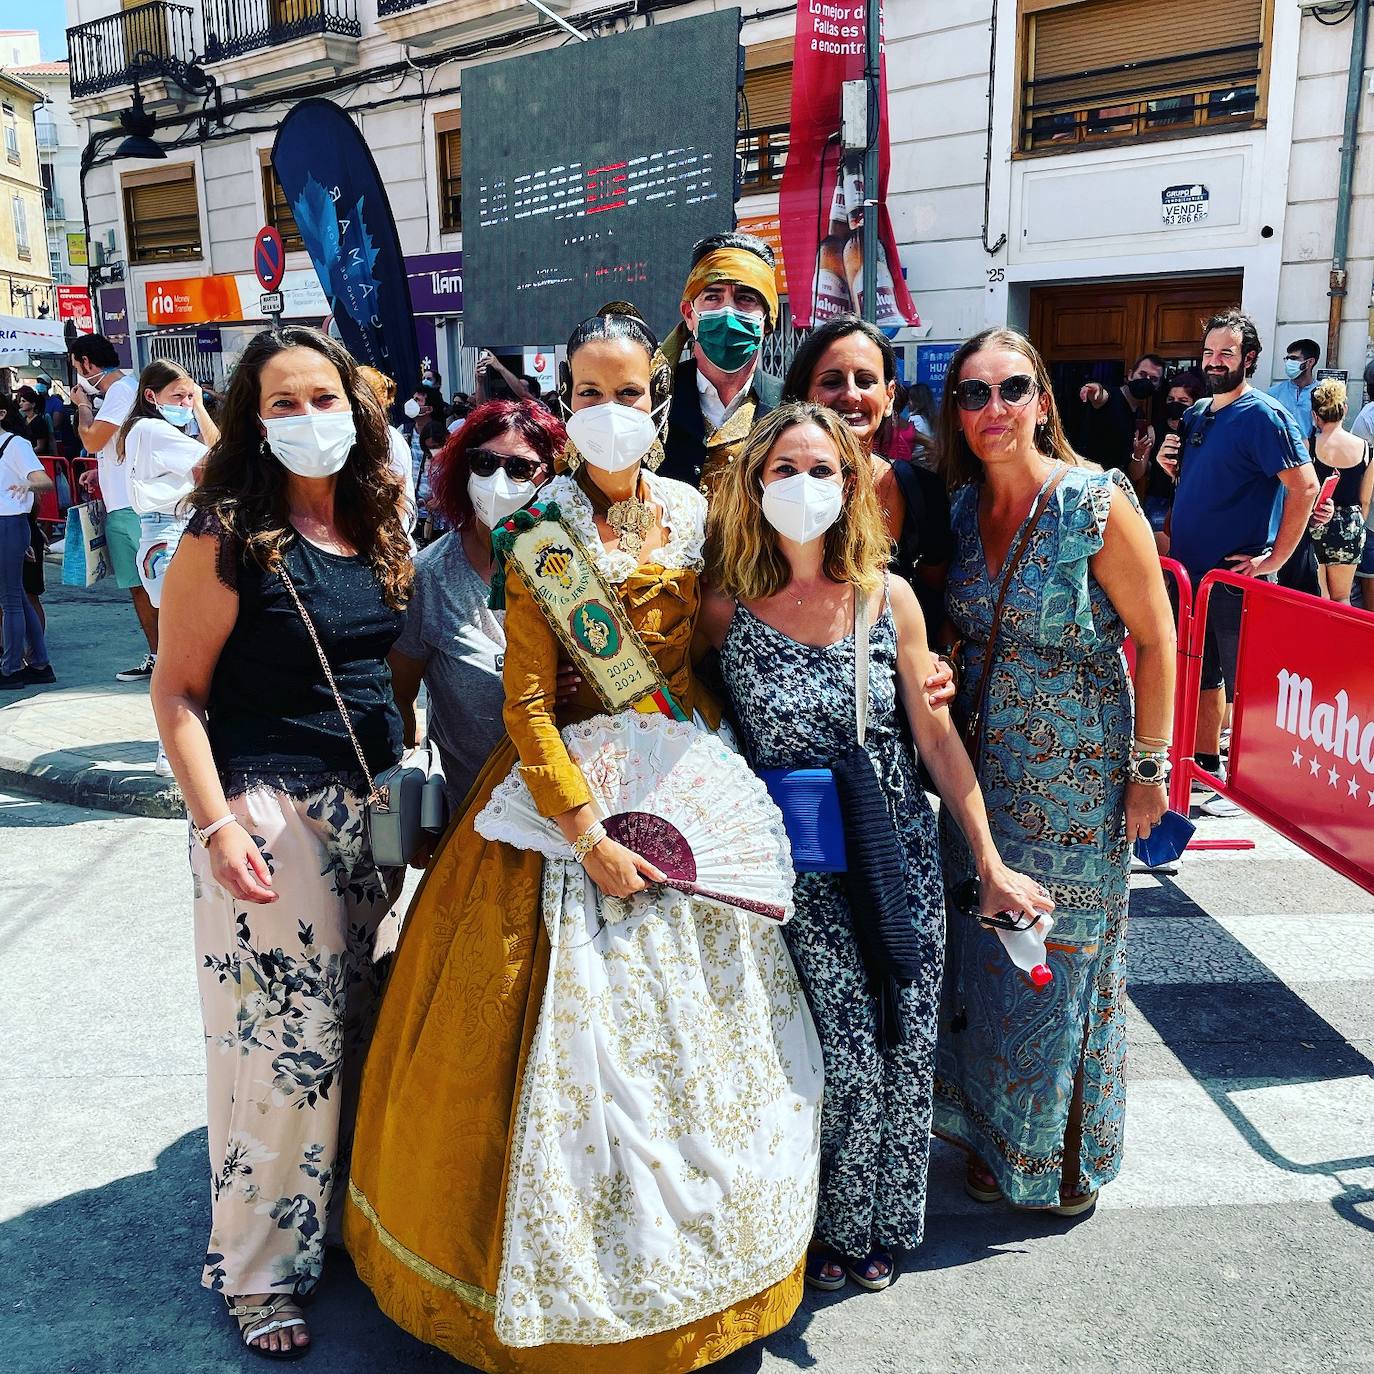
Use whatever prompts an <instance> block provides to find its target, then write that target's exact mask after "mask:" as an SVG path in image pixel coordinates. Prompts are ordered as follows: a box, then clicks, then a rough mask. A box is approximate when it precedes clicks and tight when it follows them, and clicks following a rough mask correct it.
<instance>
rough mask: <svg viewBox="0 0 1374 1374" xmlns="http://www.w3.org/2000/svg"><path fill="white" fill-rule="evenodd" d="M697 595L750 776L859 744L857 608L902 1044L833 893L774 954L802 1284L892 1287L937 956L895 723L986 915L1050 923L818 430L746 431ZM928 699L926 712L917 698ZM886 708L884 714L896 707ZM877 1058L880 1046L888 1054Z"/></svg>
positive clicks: (932, 1014)
mask: <svg viewBox="0 0 1374 1374" xmlns="http://www.w3.org/2000/svg"><path fill="white" fill-rule="evenodd" d="M707 528H708V557H709V559H710V567H711V576H712V584H713V589H712V591H711V592H710V593H709V594H708V597H707V599H706V601H705V602H704V603H703V606H702V621H701V629H702V632H703V633H704V634H705V636H706V637H707V638H709V639H710V641H711V642H712V643H713V644H714V646H715V647H716V648H718V649H719V650H720V651H721V670H722V674H723V676H724V680H725V685H726V687H727V689H728V691H729V695H730V700H731V703H732V705H733V707H734V711H735V717H736V719H737V721H738V723H739V726H740V729H741V732H742V734H743V742H744V746H745V753H746V754H747V756H748V758H749V761H750V762H751V763H752V764H753V765H754V767H755V768H803V767H816V766H821V767H824V766H826V765H828V764H829V763H830V762H832V761H833V760H835V759H837V758H839V757H840V756H842V755H844V754H845V753H847V752H848V751H849V750H851V749H852V748H853V747H854V746H855V744H856V743H857V731H858V726H857V721H856V718H855V706H856V686H855V651H856V641H855V638H854V635H853V633H852V631H853V628H854V621H855V598H856V597H858V596H862V597H864V598H866V600H865V602H864V603H862V604H863V605H864V607H865V609H866V613H867V616H868V623H869V624H870V625H871V630H870V633H869V658H870V664H869V712H868V729H867V734H866V738H865V741H864V743H865V748H866V749H867V752H868V755H869V757H870V759H871V760H872V762H873V765H874V768H875V771H876V773H877V775H878V779H879V784H880V787H881V790H882V792H883V794H884V798H885V800H886V803H887V807H888V811H889V813H890V815H891V818H892V822H893V825H894V827H895V829H896V832H897V839H898V843H899V845H900V848H901V850H902V851H903V857H904V858H905V887H906V897H907V903H908V906H909V907H910V910H911V912H912V915H913V917H914V919H915V925H916V929H917V940H918V943H919V954H918V959H919V963H920V965H921V974H920V976H919V977H918V978H916V979H915V981H913V982H911V983H910V984H909V985H907V986H905V987H903V988H902V989H901V990H900V991H899V992H897V994H896V999H895V1000H896V1004H897V1008H898V1016H899V1019H900V1022H901V1025H900V1029H899V1030H898V1031H897V1032H896V1033H895V1036H893V1037H889V1036H887V1035H885V1034H883V1033H880V1025H879V1022H880V1015H879V998H878V996H877V995H875V993H874V991H873V988H872V985H871V983H870V975H869V970H868V969H867V968H866V966H865V960H864V959H863V957H862V956H861V953H860V944H859V938H862V937H863V936H864V935H866V934H867V931H866V930H861V931H860V932H859V938H856V930H855V924H856V921H857V922H862V921H863V919H864V913H852V912H851V908H850V904H849V899H848V897H847V895H846V886H845V875H843V874H831V873H804V874H801V875H799V877H798V879H797V885H796V915H795V916H794V917H793V918H792V920H791V922H790V923H789V924H788V925H786V926H785V927H784V928H783V938H784V939H785V940H786V941H787V947H788V949H789V950H790V951H791V954H792V958H793V960H794V961H795V962H796V965H797V972H798V973H799V974H800V976H801V980H802V985H803V987H804V988H805V990H806V994H807V997H808V999H809V1000H810V1003H811V1008H812V1011H813V1013H814V1015H815V1019H816V1028H817V1030H818V1031H819V1033H820V1037H821V1051H822V1054H823V1056H824V1061H825V1094H824V1098H823V1102H822V1109H821V1187H820V1200H819V1206H818V1215H817V1218H816V1226H815V1241H814V1244H813V1247H812V1251H811V1254H810V1256H809V1258H808V1260H807V1267H806V1277H807V1281H808V1282H809V1283H810V1284H812V1286H814V1287H818V1288H823V1289H837V1288H840V1287H842V1286H843V1285H844V1283H845V1276H846V1274H848V1276H849V1277H850V1278H851V1279H853V1280H854V1282H855V1283H857V1284H858V1285H859V1286H860V1287H862V1288H866V1289H880V1288H885V1287H887V1285H888V1284H889V1283H890V1282H891V1281H892V1275H893V1267H894V1263H893V1255H892V1252H893V1251H894V1250H897V1249H910V1248H912V1247H914V1246H916V1245H918V1244H919V1243H920V1240H921V1233H922V1225H923V1221H924V1217H925V1191H926V1168H927V1161H928V1158H929V1149H930V1111H931V1082H932V1077H933V1073H934V1067H935V1029H936V1013H937V1010H938V1004H939V991H940V972H941V965H942V953H943V948H944V906H943V902H942V900H941V891H940V870H939V861H938V852H937V840H936V833H935V816H934V813H933V811H932V810H931V806H930V802H929V801H928V800H927V799H926V795H925V793H924V792H922V791H921V787H920V784H919V783H918V782H917V778H916V759H915V755H914V753H913V751H912V747H911V739H910V737H909V736H908V735H907V733H906V731H905V728H904V726H903V723H902V720H901V716H900V713H899V712H900V709H901V708H905V710H906V714H907V717H908V718H909V719H910V721H911V729H912V732H913V733H914V735H915V743H916V745H917V747H918V748H919V750H920V752H921V757H922V758H923V759H924V760H925V762H926V764H927V766H928V767H929V769H930V773H931V775H932V776H933V777H934V779H935V781H936V783H937V785H938V786H939V787H940V790H941V793H942V795H943V796H944V798H945V802H946V809H947V810H948V811H950V812H952V813H953V815H954V818H955V820H956V821H957V822H958V823H959V825H961V826H962V827H963V830H964V832H965V833H966V834H967V835H968V836H969V837H970V842H971V844H972V847H973V852H974V853H976V855H977V856H978V861H977V865H976V866H977V869H978V871H979V873H980V875H981V877H982V881H983V887H984V892H985V894H986V896H985V907H984V909H985V910H987V911H997V910H1001V909H1004V908H1011V909H1014V910H1018V911H1020V910H1024V911H1026V912H1031V911H1033V910H1034V909H1035V908H1036V907H1037V906H1038V907H1042V908H1045V909H1048V908H1049V906H1050V903H1049V901H1048V898H1047V897H1046V896H1045V894H1044V892H1043V889H1041V888H1040V887H1039V886H1038V885H1037V884H1035V883H1034V882H1032V881H1030V880H1028V879H1027V878H1025V877H1024V876H1023V875H1021V874H1019V873H1013V872H1011V871H1010V870H1009V869H1008V868H1007V867H1006V866H1005V865H1004V864H1003V863H1002V860H1001V859H1000V857H999V856H998V853H997V849H996V846H995V845H994V844H993V842H992V840H991V838H990V835H989V832H988V821H987V816H986V814H985V812H984V809H983V802H982V798H981V797H980V796H979V795H978V787H977V783H976V782H975V780H974V777H973V770H972V768H971V767H970V766H969V761H968V756H967V754H966V753H965V752H964V749H963V746H962V745H961V744H960V742H959V737H958V734H957V733H956V732H955V730H954V727H953V724H952V722H951V721H950V717H949V712H948V711H945V710H936V709H934V708H933V706H932V704H931V696H934V697H936V698H939V697H941V696H942V693H941V692H940V691H939V690H938V684H937V682H936V680H934V679H933V678H932V668H933V662H932V659H931V656H930V652H929V650H928V648H927V645H926V632H925V622H924V619H923V618H922V615H921V608H920V604H919V602H918V601H917V600H916V595H915V593H914V592H913V591H912V589H911V587H910V586H909V585H908V584H907V583H906V582H904V581H903V580H902V579H901V578H900V577H892V578H890V579H888V578H886V577H885V574H884V569H885V567H886V564H887V559H888V540H887V533H886V529H885V527H884V525H883V520H882V515H881V513H880V510H879V507H878V503H877V499H876V496H875V492H874V484H873V473H872V467H871V465H870V464H869V462H868V461H867V455H866V454H865V453H864V451H863V449H862V448H861V447H860V445H859V442H858V440H857V439H856V437H855V435H854V434H853V432H852V430H851V429H850V427H849V426H848V425H846V424H845V422H844V421H843V420H841V419H840V418H839V416H838V415H836V414H835V412H834V411H832V410H828V409H826V408H825V407H824V406H819V405H815V404H812V403H809V402H787V403H784V404H783V405H781V406H779V407H778V408H777V409H776V410H774V411H772V412H771V413H770V414H769V415H768V416H767V417H766V418H765V419H764V420H762V421H761V422H760V423H759V424H758V425H757V426H755V428H754V431H753V433H752V434H750V436H749V438H748V439H747V440H746V441H745V446H744V449H743V451H742V452H741V454H740V456H739V458H738V459H737V460H736V461H735V463H733V464H732V465H731V467H730V469H729V471H728V472H727V473H726V475H725V476H724V477H723V478H722V480H721V484H720V486H719V487H718V488H717V490H716V495H715V499H714V501H713V502H712V505H711V512H710V522H709V524H708V527H707ZM928 694H929V695H928ZM899 701H900V704H901V707H900V708H899V705H898V702H899ZM894 1040H895V1043H894Z"/></svg>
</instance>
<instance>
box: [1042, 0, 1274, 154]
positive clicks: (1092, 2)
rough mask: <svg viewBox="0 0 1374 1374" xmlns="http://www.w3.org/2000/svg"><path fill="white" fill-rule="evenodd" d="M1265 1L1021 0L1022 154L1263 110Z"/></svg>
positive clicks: (1180, 129) (1249, 120)
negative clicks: (1150, 2) (1221, 2)
mask: <svg viewBox="0 0 1374 1374" xmlns="http://www.w3.org/2000/svg"><path fill="white" fill-rule="evenodd" d="M1272 6H1273V0H1234V3H1232V4H1231V5H1228V6H1220V7H1219V6H1217V5H1215V4H1213V3H1211V0H1174V2H1173V3H1172V4H1169V5H1143V4H1140V3H1139V0H1022V5H1021V11H1022V21H1023V28H1022V32H1021V50H1022V54H1023V67H1022V71H1023V83H1022V91H1021V112H1020V140H1019V141H1020V148H1021V151H1022V152H1032V151H1034V152H1043V151H1045V150H1048V149H1060V148H1071V147H1075V146H1091V145H1092V144H1097V143H1112V142H1121V141H1127V140H1129V141H1135V140H1137V139H1142V138H1147V139H1148V138H1176V137H1178V136H1179V135H1180V134H1185V133H1193V132H1212V131H1215V130H1218V129H1224V128H1229V127H1235V126H1236V125H1250V124H1254V123H1256V122H1257V121H1258V120H1260V119H1261V118H1262V117H1263V104H1264V91H1265V80H1266V74H1267V68H1268V61H1267V59H1268V38H1269V29H1270V21H1271V16H1272Z"/></svg>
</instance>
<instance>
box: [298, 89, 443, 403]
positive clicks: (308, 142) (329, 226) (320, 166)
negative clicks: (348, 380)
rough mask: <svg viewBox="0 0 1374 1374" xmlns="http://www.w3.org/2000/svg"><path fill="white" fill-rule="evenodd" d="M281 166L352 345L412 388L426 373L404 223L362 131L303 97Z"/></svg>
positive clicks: (402, 386)
mask: <svg viewBox="0 0 1374 1374" xmlns="http://www.w3.org/2000/svg"><path fill="white" fill-rule="evenodd" d="M272 167H273V169H274V170H275V171H276V174H277V180H278V181H280V182H281V185H282V189H283V191H284V192H285V194H286V198H287V200H288V201H290V203H291V212H292V214H293V215H294V216H295V220H296V227H297V229H298V230H299V231H300V235H301V238H302V240H303V241H304V243H305V247H306V250H307V251H308V252H309V254H310V261H311V263H312V264H313V266H314V268H315V275H316V276H317V277H318V278H319V282H320V285H321V286H322V287H323V288H324V293H325V295H326V296H327V297H328V300H329V306H330V309H331V311H332V312H333V315H334V324H335V327H336V328H337V329H338V331H339V336H340V338H341V339H342V340H343V344H344V346H345V347H346V348H347V349H348V350H349V352H351V353H352V354H353V356H354V357H355V358H357V359H358V360H359V361H360V362H366V363H370V364H371V365H372V366H373V367H375V368H377V369H378V371H380V372H383V373H385V374H386V375H387V376H389V377H393V378H394V379H395V380H396V384H397V386H398V388H399V391H400V393H401V394H402V395H406V394H408V392H409V388H411V387H413V386H414V385H415V384H416V382H417V381H418V380H419V376H420V356H419V347H418V345H417V343H416V339H415V320H414V316H413V315H412V313H411V308H410V288H409V284H408V283H407V281H406V266H405V261H404V259H403V258H402V256H401V241H400V239H399V238H398V237H397V234H396V221H395V220H394V218H393V217H392V214H391V206H390V204H389V203H388V201H387V197H386V192H385V190H383V188H382V180H381V177H380V176H379V175H378V172H377V164H376V163H375V162H374V161H373V160H372V154H371V153H370V152H369V151H368V147H367V144H366V143H365V142H364V141H363V137H362V134H361V133H359V131H358V128H357V126H356V125H355V124H354V123H353V121H352V120H351V119H350V118H349V117H348V115H347V114H346V113H345V112H344V111H343V110H341V109H340V108H339V107H338V106H337V105H334V104H333V103H331V102H330V101H328V100H318V99H313V100H303V101H301V102H300V104H298V105H295V106H293V107H292V109H291V110H290V111H289V113H288V114H287V116H286V118H285V119H284V120H283V121H282V124H281V128H280V129H278V130H277V137H276V141H275V142H274V143H273V144H272Z"/></svg>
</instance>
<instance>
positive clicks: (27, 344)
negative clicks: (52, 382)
mask: <svg viewBox="0 0 1374 1374" xmlns="http://www.w3.org/2000/svg"><path fill="white" fill-rule="evenodd" d="M63 327H64V326H63V321H61V320H31V319H28V318H26V317H25V316H23V315H0V367H27V366H28V363H29V357H30V355H31V354H42V355H44V356H46V357H54V356H55V357H59V358H60V357H62V356H63V354H65V353H66V351H67V340H66V336H65V335H64V333H63Z"/></svg>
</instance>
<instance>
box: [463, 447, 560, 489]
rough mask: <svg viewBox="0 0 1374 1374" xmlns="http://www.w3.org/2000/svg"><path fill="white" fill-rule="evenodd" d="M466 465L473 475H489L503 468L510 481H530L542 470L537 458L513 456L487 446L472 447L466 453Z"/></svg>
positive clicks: (542, 467) (542, 466)
mask: <svg viewBox="0 0 1374 1374" xmlns="http://www.w3.org/2000/svg"><path fill="white" fill-rule="evenodd" d="M468 467H469V468H470V469H471V470H472V473H473V476H475V477H490V476H491V475H492V473H494V472H495V471H496V470H497V468H505V470H506V476H507V477H509V478H510V480H511V481H512V482H532V481H534V479H535V478H536V477H538V476H539V474H540V473H541V472H543V471H544V464H543V463H542V462H540V460H539V459H538V458H519V457H513V456H512V455H510V454H508V453H497V452H496V451H495V450H494V449H489V448H475V449H473V450H472V452H471V453H469V454H468Z"/></svg>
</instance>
